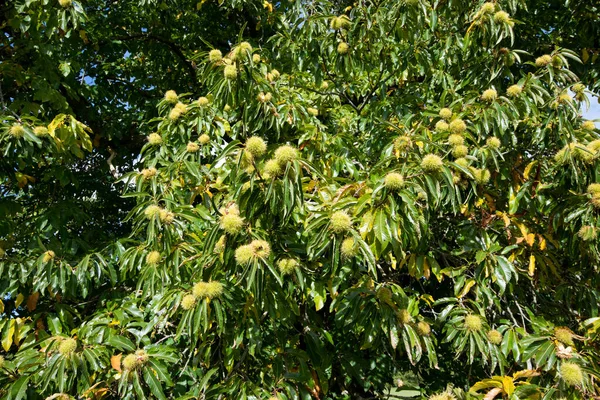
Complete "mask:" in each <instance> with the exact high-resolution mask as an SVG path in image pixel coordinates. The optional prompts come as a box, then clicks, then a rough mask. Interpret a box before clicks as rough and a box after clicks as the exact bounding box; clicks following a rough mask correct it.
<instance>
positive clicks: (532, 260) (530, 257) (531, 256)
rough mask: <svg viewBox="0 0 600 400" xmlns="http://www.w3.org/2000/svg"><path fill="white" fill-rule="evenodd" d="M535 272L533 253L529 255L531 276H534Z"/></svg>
mask: <svg viewBox="0 0 600 400" xmlns="http://www.w3.org/2000/svg"><path fill="white" fill-rule="evenodd" d="M534 273H535V256H534V255H533V254H532V255H530V256H529V276H533V274H534Z"/></svg>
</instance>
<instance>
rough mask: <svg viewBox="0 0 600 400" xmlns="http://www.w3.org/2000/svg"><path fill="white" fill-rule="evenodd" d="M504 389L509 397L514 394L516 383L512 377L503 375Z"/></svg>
mask: <svg viewBox="0 0 600 400" xmlns="http://www.w3.org/2000/svg"><path fill="white" fill-rule="evenodd" d="M502 389H503V390H504V393H505V394H507V395H508V397H511V396H512V394H513V393H514V392H515V383H514V382H513V379H512V378H511V377H509V376H503V377H502Z"/></svg>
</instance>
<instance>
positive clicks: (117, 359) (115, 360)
mask: <svg viewBox="0 0 600 400" xmlns="http://www.w3.org/2000/svg"><path fill="white" fill-rule="evenodd" d="M121 357H123V354H117V355H115V356H112V357H111V358H110V365H111V366H112V367H113V368H114V369H116V370H117V371H119V372H121Z"/></svg>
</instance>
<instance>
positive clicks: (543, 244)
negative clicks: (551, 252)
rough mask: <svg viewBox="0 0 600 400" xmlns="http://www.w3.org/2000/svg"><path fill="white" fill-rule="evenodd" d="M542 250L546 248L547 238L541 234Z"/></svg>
mask: <svg viewBox="0 0 600 400" xmlns="http://www.w3.org/2000/svg"><path fill="white" fill-rule="evenodd" d="M539 240H540V250H546V239H544V237H543V236H539Z"/></svg>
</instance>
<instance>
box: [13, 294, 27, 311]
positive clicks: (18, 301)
mask: <svg viewBox="0 0 600 400" xmlns="http://www.w3.org/2000/svg"><path fill="white" fill-rule="evenodd" d="M23 300H25V296H23V295H22V294H21V293H19V294H18V295H17V298H16V299H15V308H16V307H19V306H20V305H21V303H23Z"/></svg>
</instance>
